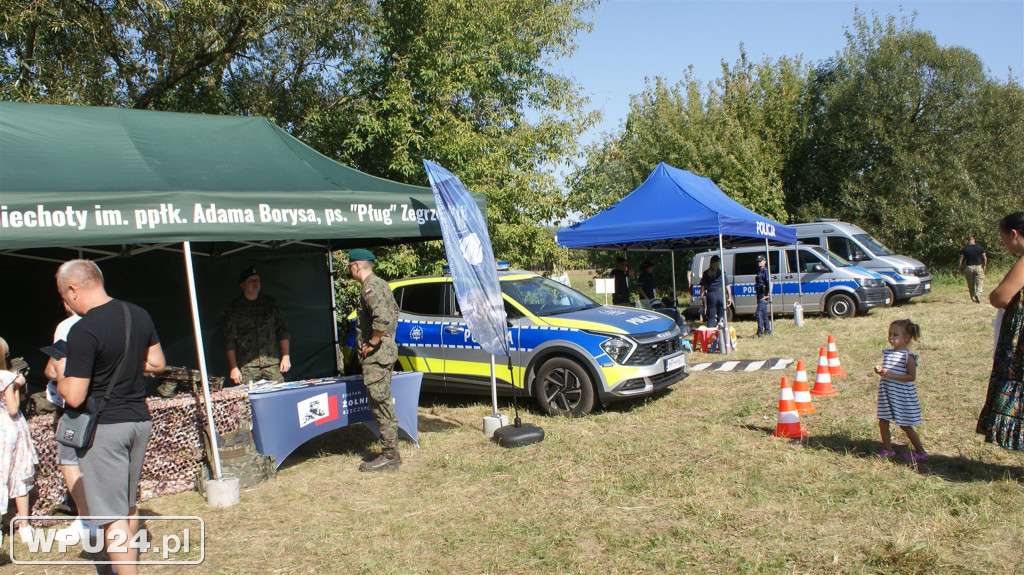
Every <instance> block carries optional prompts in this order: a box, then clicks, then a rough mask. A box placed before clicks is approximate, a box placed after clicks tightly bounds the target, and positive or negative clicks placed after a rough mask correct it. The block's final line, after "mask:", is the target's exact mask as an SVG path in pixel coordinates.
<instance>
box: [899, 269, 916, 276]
mask: <svg viewBox="0 0 1024 575" xmlns="http://www.w3.org/2000/svg"><path fill="white" fill-rule="evenodd" d="M899 271H900V273H901V274H903V275H905V276H912V275H914V268H903V269H901V270H899Z"/></svg>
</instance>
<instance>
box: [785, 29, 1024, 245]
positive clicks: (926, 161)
mask: <svg viewBox="0 0 1024 575" xmlns="http://www.w3.org/2000/svg"><path fill="white" fill-rule="evenodd" d="M847 38H848V45H847V47H846V49H845V50H844V51H843V52H842V53H841V54H838V55H837V56H836V57H834V58H832V59H829V60H827V61H825V62H823V63H822V64H821V65H819V66H817V67H816V69H815V70H814V73H813V74H812V76H811V78H810V81H809V86H808V90H807V97H806V99H805V103H804V112H805V117H806V118H807V119H806V122H807V126H808V128H807V137H806V138H805V140H804V141H805V145H804V146H802V147H801V148H800V149H798V150H797V152H796V153H795V154H794V156H793V158H792V159H791V160H790V162H791V163H790V169H789V170H788V172H787V175H788V177H787V180H786V187H787V190H788V192H789V198H788V204H789V206H790V210H791V211H792V212H793V213H795V214H798V217H799V218H800V219H808V218H812V217H816V216H827V217H835V218H839V219H843V220H846V221H851V222H855V223H857V224H859V225H862V226H863V227H865V228H867V229H869V230H871V231H872V233H874V234H876V235H877V236H878V237H879V238H880V239H882V240H883V241H884V242H885V243H887V244H889V245H890V247H892V248H894V249H895V250H897V251H899V252H901V253H909V254H914V255H915V256H918V257H920V258H921V259H923V260H924V261H926V262H927V263H933V264H934V263H945V264H949V263H952V261H953V258H954V256H955V253H956V250H957V249H959V246H960V245H961V244H962V243H963V238H964V237H965V236H966V235H967V234H968V233H974V234H976V235H978V236H979V238H985V239H987V240H988V244H989V245H992V241H993V240H994V238H995V234H994V231H993V222H994V220H995V219H997V218H998V217H999V216H1001V215H1002V214H1003V213H1004V212H1007V211H1010V210H1011V208H1013V207H1014V205H1016V206H1018V208H1017V209H1019V205H1020V202H1019V198H1020V195H1019V194H1020V192H1019V190H1020V187H1019V185H1020V182H1021V178H1022V175H1021V174H1022V170H1024V165H1022V164H1021V162H1020V160H1021V153H1022V151H1021V148H1020V146H1019V143H1020V142H1021V137H1022V136H1021V134H1022V131H1021V128H1022V126H1024V120H1022V115H1021V113H1020V112H1021V88H1020V86H1019V85H1017V84H1015V83H1013V82H1012V81H1008V82H1007V83H1005V84H1001V83H999V82H998V81H996V80H994V79H992V78H989V77H988V76H986V74H985V70H984V68H983V66H982V63H981V61H980V60H979V59H978V57H977V56H976V55H974V54H973V53H971V52H969V51H967V50H965V49H963V48H959V47H948V48H947V47H941V46H939V45H938V44H937V43H936V41H935V38H934V37H933V36H932V35H931V34H930V33H928V32H924V31H921V30H918V29H916V28H914V27H913V19H912V18H910V19H904V20H903V21H902V22H900V23H897V21H896V19H895V17H893V16H890V17H888V18H887V19H886V20H885V21H884V22H883V21H882V20H880V19H879V18H878V17H877V16H874V17H873V18H872V19H868V18H867V17H866V16H865V15H864V14H862V13H860V12H857V13H855V26H854V29H853V30H852V31H850V32H848V34H847ZM1012 186H1017V187H1012ZM1014 198H1015V199H1014Z"/></svg>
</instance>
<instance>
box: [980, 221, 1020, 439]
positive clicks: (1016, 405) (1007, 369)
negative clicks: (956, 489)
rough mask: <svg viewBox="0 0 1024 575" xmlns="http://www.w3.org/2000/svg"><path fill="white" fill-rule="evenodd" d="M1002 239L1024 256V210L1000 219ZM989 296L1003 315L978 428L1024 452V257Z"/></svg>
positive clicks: (1008, 247) (985, 434)
mask: <svg viewBox="0 0 1024 575" xmlns="http://www.w3.org/2000/svg"><path fill="white" fill-rule="evenodd" d="M999 238H1000V239H1002V240H1003V245H1004V246H1006V249H1008V250H1010V253H1014V254H1017V255H1018V256H1021V255H1024V212H1016V213H1013V214H1010V215H1008V216H1006V217H1005V218H1003V219H1002V220H1000V222H999ZM988 299H989V302H991V303H992V305H993V306H994V307H996V308H998V309H1001V310H1002V314H1003V317H1002V321H1001V322H1000V326H999V337H998V339H997V340H996V351H995V355H994V357H993V359H992V375H991V377H989V380H988V396H987V397H986V399H985V407H983V408H982V409H981V415H979V416H978V427H977V429H976V431H977V432H978V433H980V434H982V435H984V436H985V441H987V442H989V443H995V444H996V445H999V446H1000V447H1004V448H1006V449H1014V450H1017V451H1024V425H1022V422H1021V418H1022V417H1024V257H1018V258H1017V261H1015V262H1014V263H1013V265H1012V266H1010V271H1008V272H1007V273H1006V277H1004V278H1003V281H1001V282H999V285H998V286H996V289H994V290H992V293H991V294H989V298H988Z"/></svg>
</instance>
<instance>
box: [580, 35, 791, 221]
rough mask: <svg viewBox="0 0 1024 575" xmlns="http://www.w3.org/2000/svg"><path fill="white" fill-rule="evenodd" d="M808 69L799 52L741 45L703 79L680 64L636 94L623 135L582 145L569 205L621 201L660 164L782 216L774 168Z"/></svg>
mask: <svg viewBox="0 0 1024 575" xmlns="http://www.w3.org/2000/svg"><path fill="white" fill-rule="evenodd" d="M805 76H806V69H805V67H804V66H803V65H802V64H801V62H800V60H799V59H795V60H794V59H789V58H783V59H780V60H778V61H776V62H772V61H769V60H765V61H763V62H761V63H757V64H755V63H753V62H751V61H750V60H748V59H747V55H746V53H745V51H743V48H742V46H741V47H740V57H739V59H738V60H737V61H736V62H735V63H734V64H732V65H729V64H727V63H724V62H723V63H722V76H721V77H720V78H719V79H718V80H717V81H716V82H714V83H711V84H709V85H707V86H701V85H700V84H699V83H698V82H697V80H695V79H694V78H693V76H692V70H688V71H687V72H686V77H685V79H684V80H683V81H682V82H680V83H678V84H676V85H675V86H668V85H666V84H665V82H664V80H662V79H661V78H655V79H654V80H653V81H652V82H649V83H648V86H647V89H646V90H645V91H644V92H642V93H641V94H639V95H637V96H634V97H633V98H632V102H631V105H630V112H629V115H628V116H627V118H626V122H625V125H624V128H623V130H622V133H621V134H618V135H614V136H612V137H609V138H606V139H605V140H604V141H602V142H599V143H597V144H595V145H593V146H591V147H590V148H589V149H588V156H587V162H586V163H585V165H584V166H582V167H581V168H580V169H579V170H577V171H576V172H575V173H574V175H573V177H572V181H571V187H572V190H571V192H570V194H569V198H570V199H569V202H570V205H571V206H572V207H573V209H575V210H577V211H579V212H580V213H582V214H584V215H591V214H593V213H595V212H597V211H600V210H601V209H603V208H605V207H608V206H609V205H611V204H613V203H615V202H617V201H618V200H620V199H622V198H623V197H624V196H625V195H626V194H627V193H629V192H630V191H632V190H633V188H635V187H636V186H638V185H639V184H640V183H642V182H643V181H644V179H645V178H646V177H647V176H648V174H650V172H651V170H652V169H653V168H654V166H655V165H657V163H658V162H665V163H667V164H669V165H672V166H675V167H677V168H682V169H686V170H690V171H692V172H694V173H696V174H699V175H702V176H706V177H708V178H711V179H712V180H713V181H714V182H715V183H716V184H717V185H718V186H719V187H720V188H721V189H722V190H723V191H724V192H726V193H727V194H729V195H730V196H731V197H732V198H733V199H735V200H736V201H738V202H740V203H741V204H743V205H745V206H747V207H749V208H751V209H754V210H756V211H758V212H760V213H762V214H765V215H767V216H769V217H773V218H776V219H780V220H785V219H786V218H787V212H786V206H785V194H784V193H783V186H782V171H783V169H784V167H785V165H786V162H785V160H786V157H787V154H788V152H789V150H790V149H791V147H792V146H793V145H794V142H796V141H799V139H800V136H801V133H802V130H801V128H802V125H801V123H800V122H801V118H800V116H799V114H798V113H797V110H798V103H799V99H800V97H801V95H802V86H803V81H804V77H805Z"/></svg>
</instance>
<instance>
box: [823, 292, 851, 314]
mask: <svg viewBox="0 0 1024 575" xmlns="http://www.w3.org/2000/svg"><path fill="white" fill-rule="evenodd" d="M825 310H826V311H827V312H828V316H829V317H831V318H832V319H846V318H848V317H853V316H854V315H856V313H857V304H856V303H854V301H853V298H852V297H850V296H848V295H846V294H842V293H837V294H835V295H833V296H832V297H830V298H828V302H827V303H826V304H825Z"/></svg>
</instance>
